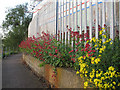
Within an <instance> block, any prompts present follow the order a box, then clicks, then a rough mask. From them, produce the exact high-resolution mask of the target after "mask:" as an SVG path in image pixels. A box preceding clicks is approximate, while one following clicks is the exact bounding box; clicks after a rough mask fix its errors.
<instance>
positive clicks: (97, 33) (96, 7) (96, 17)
mask: <svg viewBox="0 0 120 90" xmlns="http://www.w3.org/2000/svg"><path fill="white" fill-rule="evenodd" d="M95 36H96V39H98V0H96V35H95Z"/></svg>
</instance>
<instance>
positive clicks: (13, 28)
mask: <svg viewBox="0 0 120 90" xmlns="http://www.w3.org/2000/svg"><path fill="white" fill-rule="evenodd" d="M27 12H28V8H27V4H23V5H17V6H16V7H15V8H11V9H9V10H8V11H7V15H6V18H5V20H4V21H3V23H2V28H3V30H4V32H6V31H8V33H7V34H6V35H5V37H4V39H3V44H4V46H6V47H14V48H17V47H18V45H19V44H20V42H21V41H22V40H24V39H25V38H26V37H27V36H28V25H29V23H30V21H31V19H32V14H31V13H27Z"/></svg>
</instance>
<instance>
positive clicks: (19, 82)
mask: <svg viewBox="0 0 120 90" xmlns="http://www.w3.org/2000/svg"><path fill="white" fill-rule="evenodd" d="M21 57H22V54H16V55H11V56H9V57H7V58H5V59H3V62H2V63H3V64H2V79H3V80H2V88H45V87H46V85H43V83H42V82H41V81H39V80H38V78H37V77H36V76H35V75H34V74H33V73H32V72H31V71H30V70H29V69H28V68H26V67H25V66H24V65H23V64H22V62H21Z"/></svg>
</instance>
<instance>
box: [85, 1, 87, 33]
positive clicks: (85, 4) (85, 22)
mask: <svg viewBox="0 0 120 90" xmlns="http://www.w3.org/2000/svg"><path fill="white" fill-rule="evenodd" d="M86 27H87V0H85V33H87V28H86Z"/></svg>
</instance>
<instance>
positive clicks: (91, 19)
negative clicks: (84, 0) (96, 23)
mask: <svg viewBox="0 0 120 90" xmlns="http://www.w3.org/2000/svg"><path fill="white" fill-rule="evenodd" d="M92 21H93V18H92V0H90V39H92Z"/></svg>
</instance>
